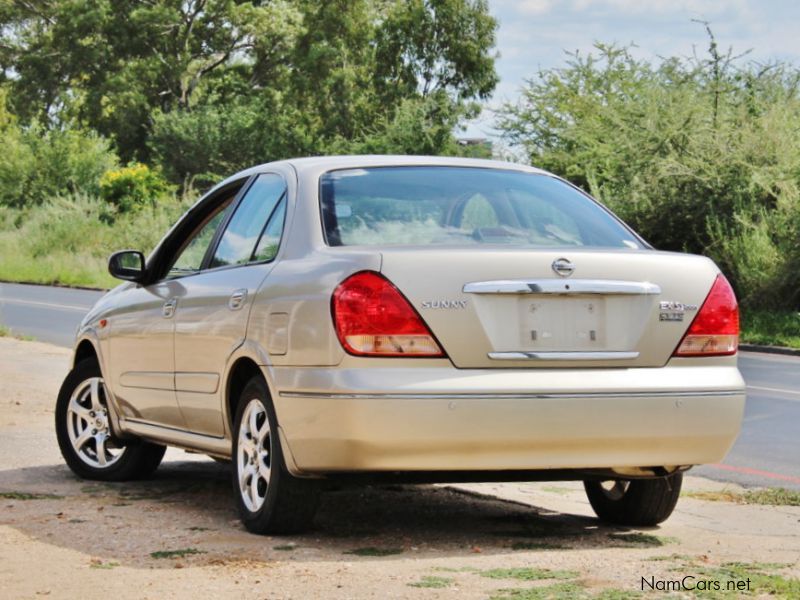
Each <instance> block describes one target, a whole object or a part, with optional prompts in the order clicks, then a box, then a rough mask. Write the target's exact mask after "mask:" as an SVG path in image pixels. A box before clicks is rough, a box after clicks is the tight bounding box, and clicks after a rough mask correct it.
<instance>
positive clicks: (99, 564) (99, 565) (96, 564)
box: [89, 560, 119, 569]
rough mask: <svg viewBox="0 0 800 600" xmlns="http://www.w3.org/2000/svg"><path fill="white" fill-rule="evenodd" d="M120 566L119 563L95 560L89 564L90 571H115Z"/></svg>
mask: <svg viewBox="0 0 800 600" xmlns="http://www.w3.org/2000/svg"><path fill="white" fill-rule="evenodd" d="M118 566H119V563H118V562H103V561H102V560H93V561H92V562H90V563H89V568H90V569H114V568H116V567H118Z"/></svg>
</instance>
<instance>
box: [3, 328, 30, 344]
mask: <svg viewBox="0 0 800 600" xmlns="http://www.w3.org/2000/svg"><path fill="white" fill-rule="evenodd" d="M0 337H11V338H14V339H16V340H23V341H25V342H33V341H35V340H36V338H35V337H33V336H31V335H20V334H18V333H14V332H13V331H12V330H11V329H9V328H8V327H6V326H5V325H0Z"/></svg>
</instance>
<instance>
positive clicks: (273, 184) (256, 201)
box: [210, 174, 286, 269]
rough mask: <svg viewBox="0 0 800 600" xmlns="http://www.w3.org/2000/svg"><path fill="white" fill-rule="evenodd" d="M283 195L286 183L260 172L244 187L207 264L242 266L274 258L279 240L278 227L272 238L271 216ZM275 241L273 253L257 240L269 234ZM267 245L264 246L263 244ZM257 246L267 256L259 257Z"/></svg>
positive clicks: (282, 204)
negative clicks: (240, 197) (240, 198)
mask: <svg viewBox="0 0 800 600" xmlns="http://www.w3.org/2000/svg"><path fill="white" fill-rule="evenodd" d="M285 194H286V183H285V182H284V181H283V178H282V177H280V176H279V175H272V174H267V175H259V176H258V178H257V179H256V180H255V181H254V182H253V184H252V185H251V186H250V189H248V190H247V193H246V194H245V196H244V198H242V201H241V202H240V203H239V206H238V207H237V208H236V212H235V213H234V214H233V217H232V218H231V220H230V222H229V223H228V227H227V228H226V229H225V232H224V233H223V234H222V238H221V239H220V241H219V245H218V246H217V249H216V251H215V252H214V257H213V258H212V259H211V265H210V267H211V268H212V269H213V268H214V267H223V266H227V265H241V264H245V263H248V262H251V261H254V260H268V259H272V258H274V257H275V253H277V242H278V241H280V230H279V231H278V232H277V241H275V237H274V233H275V232H274V231H273V232H270V231H269V230H270V226H271V225H272V223H273V221H274V220H275V219H273V218H272V217H273V216H274V215H275V214H277V213H278V212H280V208H281V206H285V201H283V202H282V200H283V198H284V197H285ZM280 224H281V229H282V228H283V218H282V217H281V219H280ZM271 234H272V237H271V238H269V239H272V240H273V241H274V242H275V243H274V252H273V253H272V255H271V256H270V255H269V251H268V249H269V243H268V242H267V241H265V242H264V243H261V242H260V240H261V239H262V238H264V239H265V240H266V239H267V236H269V235H271ZM265 244H266V246H265ZM256 247H258V249H259V251H260V253H261V254H263V255H264V256H267V258H260V257H257V256H256V255H257V254H259V252H257V251H256Z"/></svg>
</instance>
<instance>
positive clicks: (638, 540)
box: [608, 532, 680, 547]
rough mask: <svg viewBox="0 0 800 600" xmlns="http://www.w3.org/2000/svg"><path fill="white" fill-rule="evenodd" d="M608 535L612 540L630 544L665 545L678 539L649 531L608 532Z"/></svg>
mask: <svg viewBox="0 0 800 600" xmlns="http://www.w3.org/2000/svg"><path fill="white" fill-rule="evenodd" d="M608 537H609V538H611V539H612V540H616V541H619V542H623V543H625V544H629V545H631V546H652V547H658V546H666V545H667V544H676V543H678V542H679V541H680V540H677V539H676V538H672V537H663V536H659V535H651V534H649V533H639V532H636V533H609V534H608Z"/></svg>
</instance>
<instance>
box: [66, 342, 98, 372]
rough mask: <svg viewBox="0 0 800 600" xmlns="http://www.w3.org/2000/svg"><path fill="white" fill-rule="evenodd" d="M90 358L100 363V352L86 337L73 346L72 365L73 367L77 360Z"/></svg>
mask: <svg viewBox="0 0 800 600" xmlns="http://www.w3.org/2000/svg"><path fill="white" fill-rule="evenodd" d="M90 358H93V359H94V360H96V361H97V363H98V364H100V353H99V352H98V351H97V348H95V346H94V343H93V342H92V341H91V340H89V339H88V338H84V339H82V340H81V341H80V342H78V345H77V346H76V347H75V352H74V353H73V356H72V367H73V368H74V367H75V366H76V365H77V364H78V363H79V362H81V361H84V360H87V359H90Z"/></svg>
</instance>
